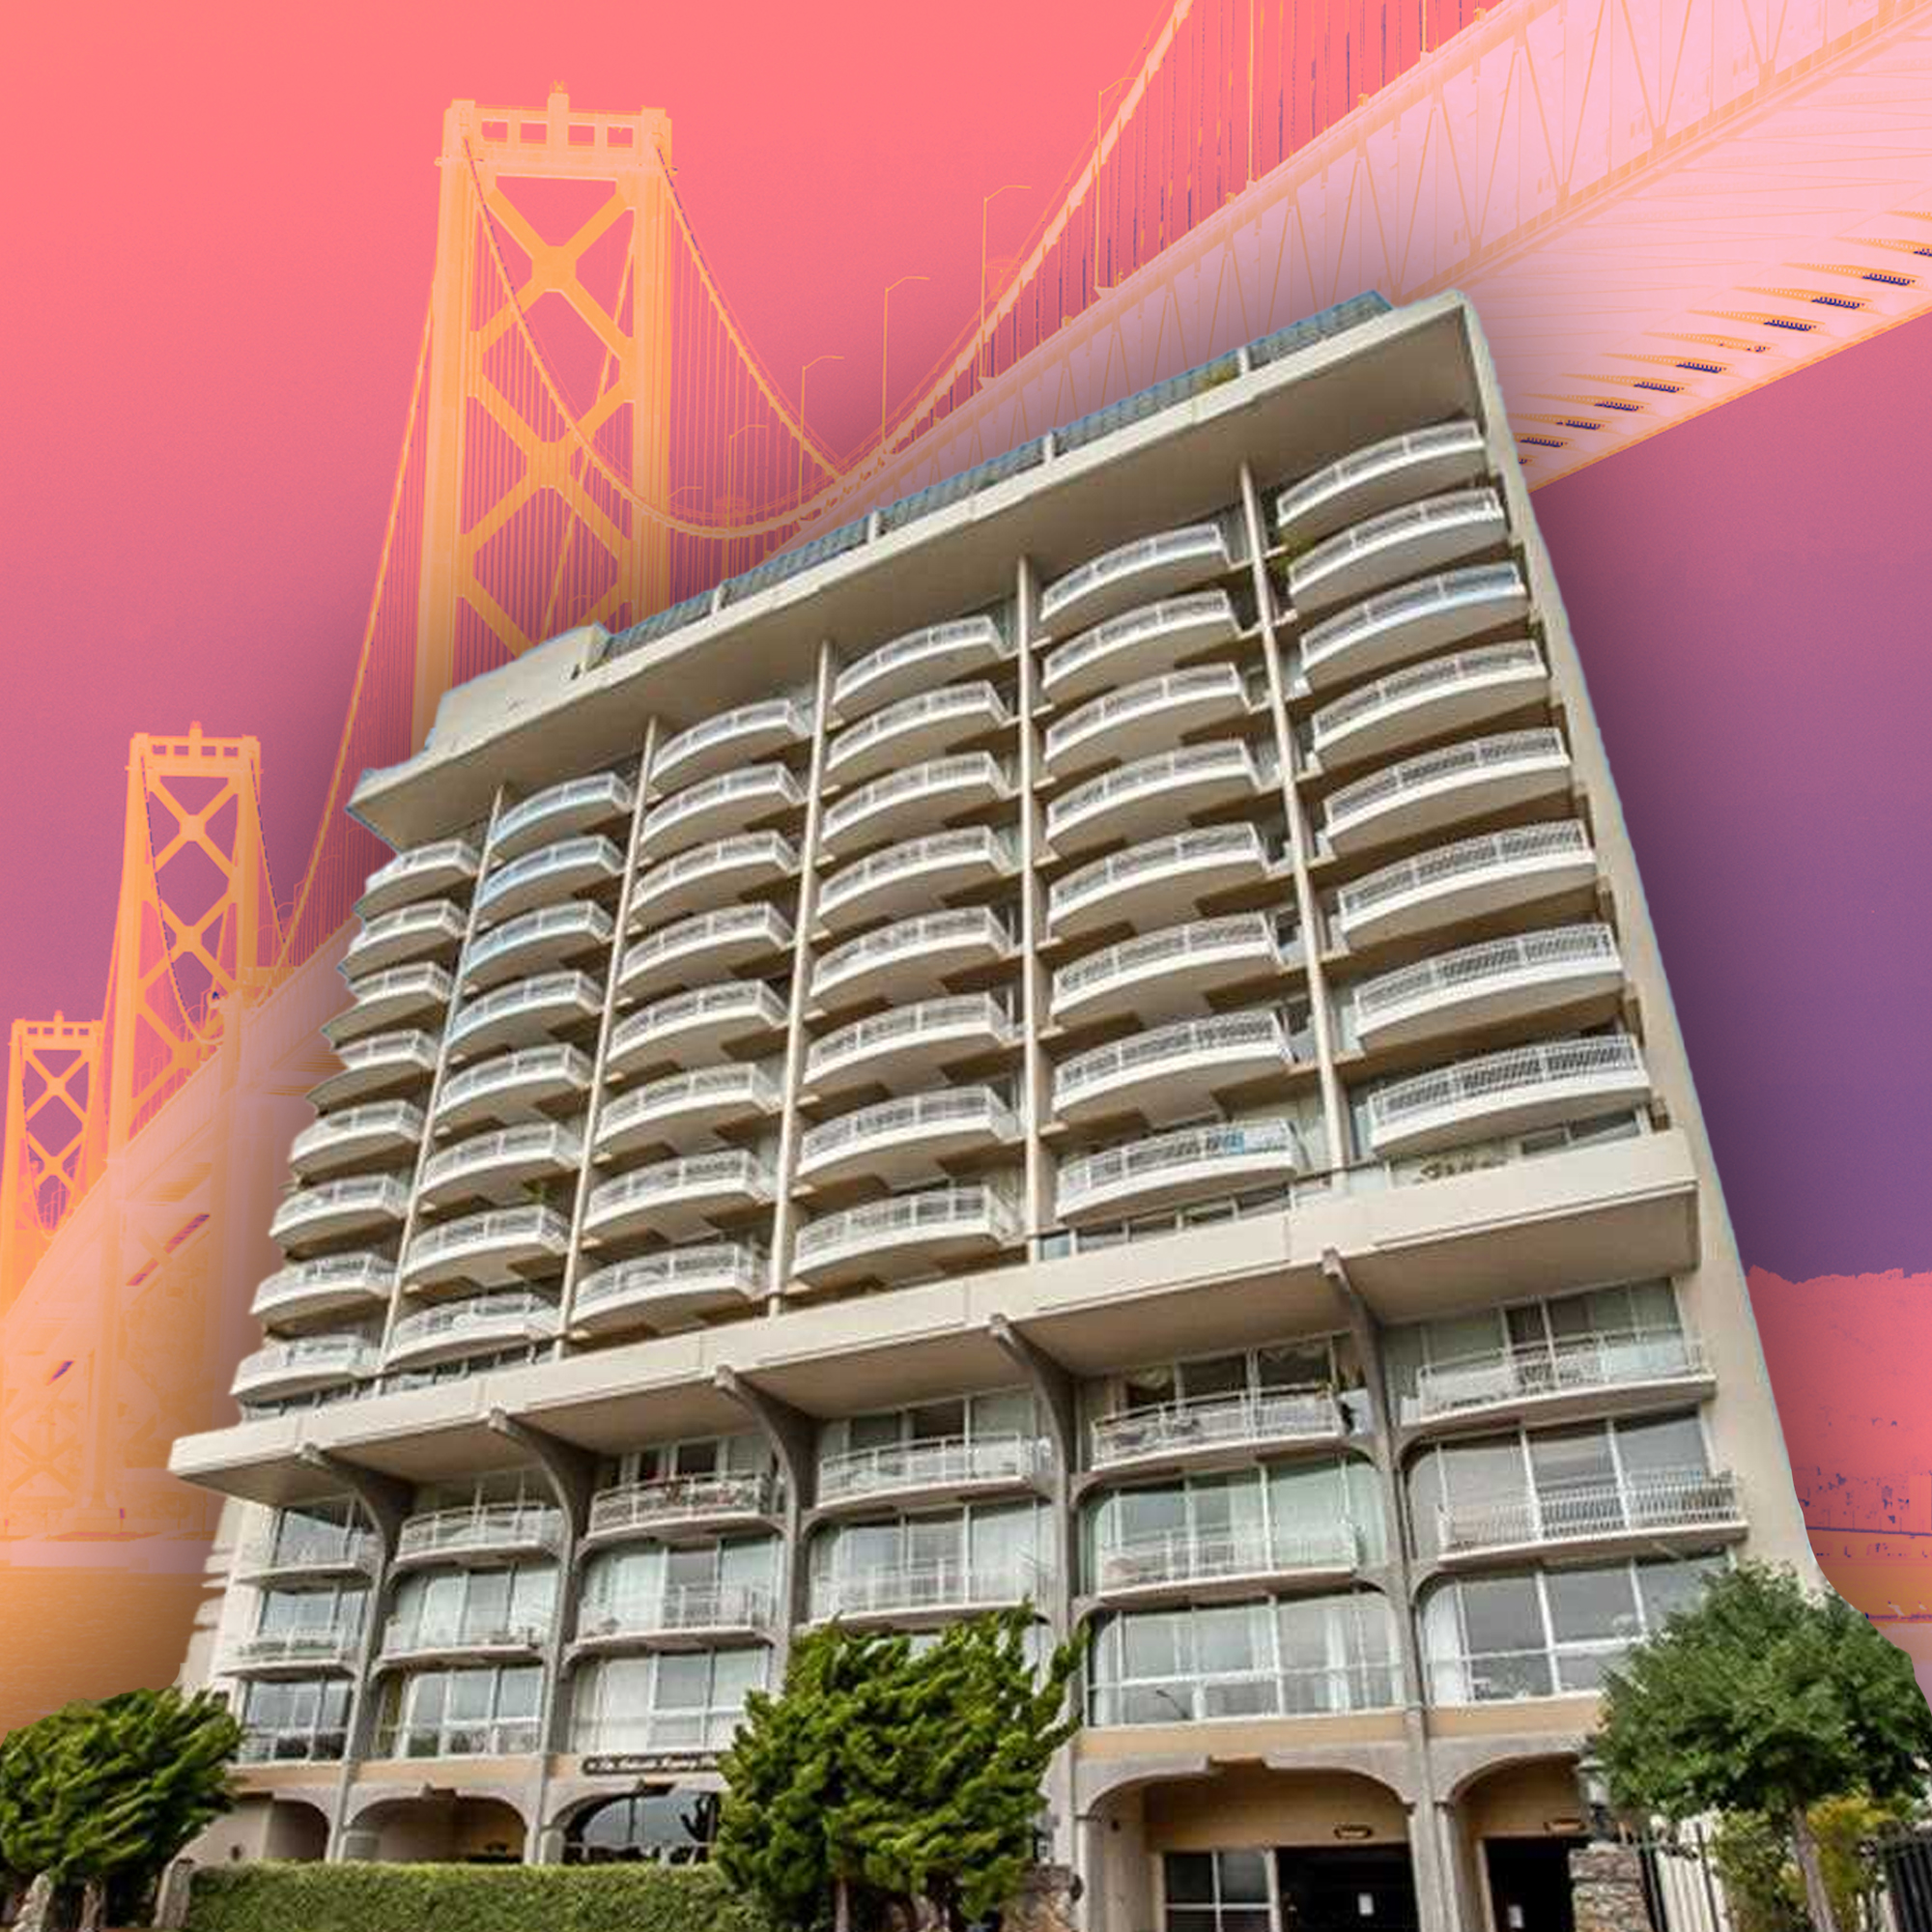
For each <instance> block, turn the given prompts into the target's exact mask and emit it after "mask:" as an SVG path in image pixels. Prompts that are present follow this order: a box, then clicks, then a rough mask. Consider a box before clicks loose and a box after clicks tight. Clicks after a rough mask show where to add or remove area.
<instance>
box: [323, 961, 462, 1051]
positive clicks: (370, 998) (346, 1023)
mask: <svg viewBox="0 0 1932 1932" xmlns="http://www.w3.org/2000/svg"><path fill="white" fill-rule="evenodd" d="M452 983H453V982H452V981H451V980H450V977H449V974H448V972H447V971H446V970H445V969H444V968H443V967H440V966H437V965H434V964H432V963H430V962H428V961H424V962H423V963H421V964H420V965H415V966H392V967H390V968H389V969H388V971H387V972H384V973H371V974H370V975H369V976H368V978H367V979H363V980H355V981H354V982H353V983H352V984H351V985H350V988H349V997H350V999H351V1001H352V1002H353V1003H354V1004H353V1005H351V1006H350V1008H349V1009H348V1010H347V1011H345V1012H340V1013H337V1014H336V1016H335V1017H334V1018H333V1019H332V1020H330V1021H328V1022H327V1024H326V1025H325V1026H324V1027H323V1029H322V1031H323V1037H325V1038H326V1039H327V1041H328V1043H329V1044H330V1045H331V1046H337V1047H340V1046H346V1045H347V1044H348V1043H349V1042H350V1041H351V1040H352V1039H361V1038H363V1037H366V1036H367V1035H369V1034H372V1033H380V1032H382V1031H383V1030H384V1028H393V1027H394V1026H395V1024H396V1022H397V1021H398V1020H410V1019H420V1018H422V1017H423V1016H424V1015H425V1014H434V1015H436V1017H437V1018H438V1019H440V1018H441V1016H442V1014H443V1012H444V1011H445V1010H446V1009H447V1008H448V1006H449V993H450V987H451V985H452Z"/></svg>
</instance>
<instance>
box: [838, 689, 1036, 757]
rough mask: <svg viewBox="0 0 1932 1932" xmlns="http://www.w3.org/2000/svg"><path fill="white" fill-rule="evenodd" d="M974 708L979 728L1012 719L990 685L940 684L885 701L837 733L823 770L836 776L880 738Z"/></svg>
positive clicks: (969, 712)
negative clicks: (882, 705)
mask: <svg viewBox="0 0 1932 1932" xmlns="http://www.w3.org/2000/svg"><path fill="white" fill-rule="evenodd" d="M976 711H977V712H979V713H980V717H981V719H982V721H983V725H982V728H984V729H986V730H996V729H998V728H999V727H1001V726H1002V725H1010V724H1011V723H1012V722H1013V714H1012V713H1011V712H1010V711H1009V710H1008V709H1007V707H1006V704H1005V703H1004V702H1003V701H1002V699H1001V697H1000V694H999V693H998V692H997V691H995V690H994V689H993V687H992V686H991V685H990V684H986V683H984V682H980V683H977V684H949V685H942V686H941V687H940V689H939V690H937V691H924V692H921V693H920V694H919V695H918V696H915V697H902V698H900V699H899V700H898V702H897V703H895V704H888V705H886V706H885V707H884V708H883V709H882V710H878V711H874V712H873V713H872V714H871V715H870V716H869V717H868V718H866V719H864V720H862V721H861V722H860V723H859V724H857V725H852V726H851V727H850V729H848V730H844V731H841V732H839V734H838V737H836V738H834V739H833V740H832V742H831V743H830V744H829V745H828V746H827V747H826V748H825V769H826V771H827V772H828V773H830V774H832V775H834V776H835V777H836V776H837V774H838V770H839V768H840V767H841V766H843V765H846V764H849V763H850V762H851V761H852V759H854V758H856V757H857V756H858V755H859V754H860V753H862V752H865V751H867V750H869V749H870V748H871V747H873V746H875V745H877V744H878V743H880V741H881V740H883V739H887V738H892V737H895V736H897V734H898V733H899V732H901V731H909V730H911V729H912V728H913V727H914V726H915V725H923V724H927V723H930V722H932V721H934V720H937V719H942V718H967V717H970V716H971V715H972V714H973V713H974V712H976Z"/></svg>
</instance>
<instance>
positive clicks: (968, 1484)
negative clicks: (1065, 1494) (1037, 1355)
mask: <svg viewBox="0 0 1932 1932" xmlns="http://www.w3.org/2000/svg"><path fill="white" fill-rule="evenodd" d="M1044 1466H1045V1445H1044V1444H1043V1443H1041V1442H1039V1441H1038V1440H1037V1439H1036V1438H1035V1437H1033V1436H1031V1435H1019V1434H1018V1433H1017V1432H1012V1433H1009V1434H1006V1435H949V1436H940V1437H933V1438H931V1439H928V1440H926V1441H923V1442H895V1443H892V1444H890V1445H881V1446H879V1447H876V1448H871V1449H847V1450H844V1451H842V1452H840V1453H839V1454H838V1455H834V1456H823V1457H821V1458H820V1459H819V1463H818V1500H819V1501H820V1502H821V1503H831V1502H846V1501H850V1500H851V1499H852V1498H854V1497H858V1496H876V1495H888V1494H891V1493H893V1492H898V1491H907V1490H966V1489H978V1488H981V1487H989V1486H992V1485H997V1484H1003V1483H1030V1482H1032V1481H1033V1480H1034V1479H1035V1477H1036V1476H1037V1475H1038V1474H1039V1473H1040V1472H1041V1470H1042V1469H1043V1468H1044Z"/></svg>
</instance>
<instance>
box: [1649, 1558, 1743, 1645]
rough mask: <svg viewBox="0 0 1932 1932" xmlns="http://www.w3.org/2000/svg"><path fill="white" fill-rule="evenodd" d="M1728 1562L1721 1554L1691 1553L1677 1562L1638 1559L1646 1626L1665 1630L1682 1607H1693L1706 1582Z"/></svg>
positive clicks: (1702, 1592) (1721, 1570) (1716, 1575)
mask: <svg viewBox="0 0 1932 1932" xmlns="http://www.w3.org/2000/svg"><path fill="white" fill-rule="evenodd" d="M1726 1567H1727V1565H1726V1564H1725V1562H1724V1559H1723V1558H1722V1557H1721V1556H1690V1557H1686V1558H1684V1559H1683V1560H1682V1561H1680V1562H1675V1563H1639V1564H1638V1565H1637V1571H1636V1588H1637V1596H1638V1597H1639V1598H1640V1599H1641V1601H1642V1604H1643V1620H1644V1625H1645V1627H1646V1629H1647V1630H1651V1631H1658V1630H1662V1628H1663V1626H1664V1624H1665V1622H1666V1621H1667V1620H1668V1619H1669V1618H1671V1617H1673V1616H1675V1615H1676V1613H1677V1612H1678V1611H1679V1610H1688V1609H1690V1608H1692V1607H1693V1606H1694V1605H1695V1604H1696V1602H1697V1599H1698V1598H1699V1597H1701V1596H1702V1595H1703V1594H1704V1586H1705V1584H1707V1583H1708V1582H1710V1580H1711V1579H1712V1578H1713V1577H1718V1576H1720V1575H1721V1574H1722V1573H1723V1571H1724V1570H1725V1569H1726Z"/></svg>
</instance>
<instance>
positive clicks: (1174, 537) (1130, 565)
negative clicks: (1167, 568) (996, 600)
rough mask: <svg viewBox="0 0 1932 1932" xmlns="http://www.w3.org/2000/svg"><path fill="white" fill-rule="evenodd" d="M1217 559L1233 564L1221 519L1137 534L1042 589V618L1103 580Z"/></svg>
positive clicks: (1222, 566) (1220, 563) (1221, 564)
mask: <svg viewBox="0 0 1932 1932" xmlns="http://www.w3.org/2000/svg"><path fill="white" fill-rule="evenodd" d="M1208 556H1211V557H1213V558H1214V559H1215V563H1216V567H1217V568H1219V569H1222V570H1228V569H1232V568H1233V559H1232V558H1231V557H1230V555H1229V554H1228V539H1227V536H1226V534H1225V533H1224V532H1223V530H1222V528H1221V526H1220V525H1219V524H1218V523H1213V524H1189V525H1187V526H1184V527H1183V528H1180V529H1175V530H1161V531H1159V532H1157V533H1156V534H1155V535H1153V536H1151V537H1137V538H1136V539H1135V540H1134V541H1133V542H1132V543H1123V544H1117V545H1116V546H1115V547H1114V548H1113V549H1112V550H1110V551H1105V552H1103V553H1102V554H1100V555H1098V556H1096V557H1091V558H1089V559H1088V561H1087V562H1085V563H1083V564H1080V565H1079V566H1078V567H1077V568H1075V569H1073V570H1069V571H1068V572H1067V573H1066V575H1065V577H1057V578H1055V579H1054V581H1053V582H1051V583H1049V584H1048V585H1047V586H1046V587H1045V589H1044V590H1042V591H1041V592H1040V598H1039V618H1040V622H1041V623H1043V624H1048V623H1051V622H1052V621H1053V619H1054V618H1055V617H1056V616H1057V615H1058V614H1059V613H1060V612H1061V611H1064V610H1065V609H1066V607H1067V606H1068V605H1069V604H1073V603H1077V602H1078V601H1079V600H1080V599H1081V598H1082V597H1084V596H1086V595H1087V594H1088V592H1090V591H1093V590H1097V589H1098V588H1099V587H1100V586H1101V585H1102V584H1103V583H1110V582H1119V581H1120V580H1121V579H1122V578H1124V577H1131V576H1132V575H1133V574H1134V573H1135V572H1136V571H1141V570H1150V569H1151V568H1153V566H1154V565H1156V564H1162V563H1181V562H1185V561H1188V560H1191V559H1193V558H1196V557H1208Z"/></svg>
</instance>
